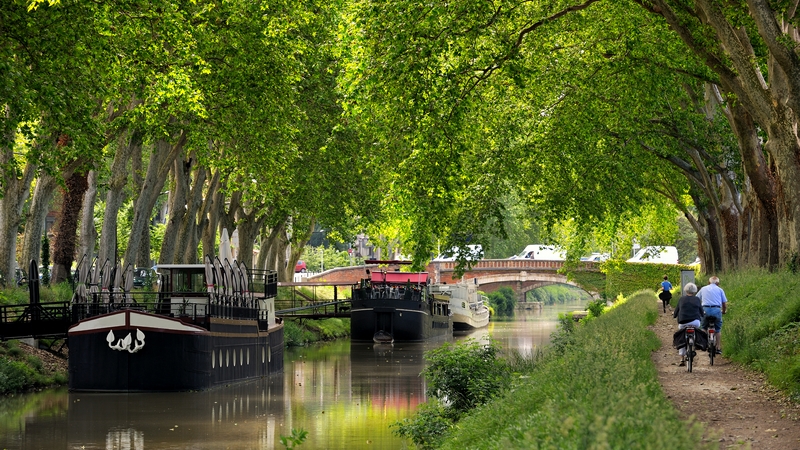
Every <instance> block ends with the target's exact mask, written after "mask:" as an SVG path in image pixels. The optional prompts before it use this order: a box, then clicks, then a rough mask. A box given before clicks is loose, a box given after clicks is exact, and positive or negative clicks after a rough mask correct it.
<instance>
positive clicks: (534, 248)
mask: <svg viewBox="0 0 800 450" xmlns="http://www.w3.org/2000/svg"><path fill="white" fill-rule="evenodd" d="M509 259H538V260H542V261H564V260H565V259H567V252H566V251H564V250H562V249H561V248H560V247H558V246H555V245H541V244H535V245H529V246H527V247H525V250H522V251H521V252H520V253H519V254H518V255H514V256H512V257H511V258H509Z"/></svg>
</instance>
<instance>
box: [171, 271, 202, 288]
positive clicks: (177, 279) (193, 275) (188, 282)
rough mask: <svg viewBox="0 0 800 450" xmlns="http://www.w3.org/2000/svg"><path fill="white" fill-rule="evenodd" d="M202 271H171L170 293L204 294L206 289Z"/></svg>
mask: <svg viewBox="0 0 800 450" xmlns="http://www.w3.org/2000/svg"><path fill="white" fill-rule="evenodd" d="M203 279H204V276H203V272H202V271H198V270H195V269H192V270H186V269H182V270H179V271H178V270H173V271H172V292H196V293H206V292H207V290H208V288H207V287H206V285H205V283H204V281H203Z"/></svg>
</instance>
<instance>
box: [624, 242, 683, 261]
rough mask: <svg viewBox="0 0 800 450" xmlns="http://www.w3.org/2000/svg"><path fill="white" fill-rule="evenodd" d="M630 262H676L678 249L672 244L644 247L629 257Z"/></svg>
mask: <svg viewBox="0 0 800 450" xmlns="http://www.w3.org/2000/svg"><path fill="white" fill-rule="evenodd" d="M628 262H632V263H657V264H678V249H677V248H675V247H672V246H668V245H667V246H663V245H654V246H649V247H645V248H643V249H641V250H639V251H638V252H636V255H634V257H633V258H631V259H629V260H628Z"/></svg>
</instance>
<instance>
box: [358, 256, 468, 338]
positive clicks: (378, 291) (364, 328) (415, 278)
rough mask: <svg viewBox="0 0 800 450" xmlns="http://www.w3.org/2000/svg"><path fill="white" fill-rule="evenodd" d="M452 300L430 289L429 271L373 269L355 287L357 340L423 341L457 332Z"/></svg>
mask: <svg viewBox="0 0 800 450" xmlns="http://www.w3.org/2000/svg"><path fill="white" fill-rule="evenodd" d="M449 306H450V304H449V302H448V301H443V300H437V299H436V298H434V296H433V295H431V293H430V286H429V279H428V274H427V273H426V272H388V271H373V272H372V273H370V274H369V278H365V279H362V280H361V282H360V283H359V284H358V285H357V286H355V287H354V288H353V295H352V309H351V315H352V317H351V320H350V337H351V340H353V341H375V342H378V341H379V340H380V341H381V342H383V341H392V342H419V341H425V340H428V339H434V338H447V337H451V336H452V335H453V320H452V316H451V314H450V308H449Z"/></svg>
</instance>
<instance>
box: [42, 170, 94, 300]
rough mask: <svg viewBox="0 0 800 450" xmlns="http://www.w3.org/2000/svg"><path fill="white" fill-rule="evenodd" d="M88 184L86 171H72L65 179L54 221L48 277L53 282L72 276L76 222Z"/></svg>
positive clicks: (65, 279)
mask: <svg viewBox="0 0 800 450" xmlns="http://www.w3.org/2000/svg"><path fill="white" fill-rule="evenodd" d="M88 186H89V185H88V173H86V172H82V173H74V174H72V176H71V177H69V178H68V179H67V180H66V186H65V189H64V191H63V194H62V198H63V201H62V204H61V214H60V215H59V218H58V220H57V221H56V231H55V236H56V239H55V242H54V248H53V273H52V274H51V279H50V282H51V283H53V284H56V283H60V282H62V281H68V280H71V278H72V277H71V274H70V269H71V268H72V263H73V262H74V261H75V248H76V239H77V231H78V222H79V218H80V213H81V206H82V203H83V197H84V194H85V193H86V189H87V188H88Z"/></svg>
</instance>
